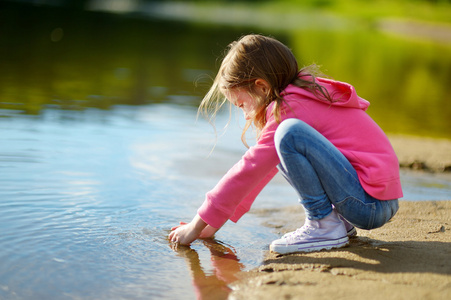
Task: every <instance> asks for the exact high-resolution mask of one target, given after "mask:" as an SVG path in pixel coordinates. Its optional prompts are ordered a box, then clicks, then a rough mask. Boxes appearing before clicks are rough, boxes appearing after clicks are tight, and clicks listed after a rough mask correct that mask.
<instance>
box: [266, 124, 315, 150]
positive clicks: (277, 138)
mask: <svg viewBox="0 0 451 300" xmlns="http://www.w3.org/2000/svg"><path fill="white" fill-rule="evenodd" d="M304 126H309V125H307V124H306V123H305V122H304V121H301V120H299V119H286V120H284V121H282V122H281V123H280V125H279V126H278V127H277V129H276V133H275V134H274V142H275V143H276V145H280V144H281V142H282V140H283V139H284V138H285V137H287V136H289V135H291V134H293V133H294V130H295V128H296V131H297V132H298V131H299V129H300V128H301V127H304Z"/></svg>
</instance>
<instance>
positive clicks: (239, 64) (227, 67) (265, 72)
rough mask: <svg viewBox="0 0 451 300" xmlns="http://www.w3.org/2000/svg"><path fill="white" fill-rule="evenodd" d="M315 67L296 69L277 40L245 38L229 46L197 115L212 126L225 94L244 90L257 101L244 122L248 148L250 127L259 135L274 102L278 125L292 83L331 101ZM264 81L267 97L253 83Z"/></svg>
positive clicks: (242, 137) (243, 136)
mask: <svg viewBox="0 0 451 300" xmlns="http://www.w3.org/2000/svg"><path fill="white" fill-rule="evenodd" d="M316 73H318V72H317V67H316V65H311V66H308V67H305V68H303V69H301V70H299V69H298V63H297V61H296V58H295V57H294V55H293V53H292V52H291V50H290V49H289V48H288V47H287V46H285V45H284V44H283V43H281V42H279V41H278V40H276V39H274V38H271V37H266V36H262V35H256V34H252V35H246V36H243V37H242V38H240V39H239V40H238V41H234V42H232V43H230V44H229V46H228V51H227V53H226V55H225V57H224V59H223V61H222V63H221V66H220V68H219V71H218V73H217V75H216V77H215V79H214V82H213V85H212V86H211V88H210V90H209V91H208V93H207V94H206V95H205V97H204V98H203V100H202V102H201V104H200V106H199V111H198V112H199V113H200V114H202V115H204V116H206V117H207V118H208V119H209V120H210V121H211V122H212V123H213V121H214V119H215V117H216V114H217V112H218V111H219V110H220V109H221V107H222V106H223V105H224V103H225V102H227V99H226V98H225V96H224V91H226V90H231V89H234V88H244V89H246V91H247V92H248V93H249V95H250V96H251V97H253V98H254V100H255V101H256V104H257V105H256V106H255V111H253V113H252V119H250V120H248V121H247V122H246V125H245V127H244V129H243V133H242V135H241V140H242V141H243V143H244V144H245V145H246V146H247V143H246V140H245V133H246V131H247V130H248V129H249V127H250V126H251V125H252V123H253V124H254V125H255V127H256V128H257V130H258V133H260V132H261V130H262V129H263V127H264V126H265V124H266V122H267V120H266V113H267V107H268V105H269V104H270V103H271V102H273V101H274V102H275V105H274V108H273V111H272V113H273V114H274V117H275V120H276V122H279V123H280V122H281V111H280V108H281V104H282V102H283V101H284V99H283V97H282V96H281V93H282V91H283V90H284V89H285V88H286V87H287V86H288V85H289V84H290V83H291V84H294V85H296V86H299V87H301V88H304V89H308V90H310V91H312V92H313V93H314V94H315V95H316V96H317V97H319V98H322V99H326V100H328V101H331V102H332V99H331V97H330V96H329V94H328V93H327V90H326V89H325V88H323V87H322V86H321V85H319V84H318V83H317V82H316V81H315V74H316ZM257 79H263V80H265V81H266V82H267V83H268V84H269V90H268V91H267V95H266V97H261V96H258V95H257V93H256V90H255V81H256V80H257Z"/></svg>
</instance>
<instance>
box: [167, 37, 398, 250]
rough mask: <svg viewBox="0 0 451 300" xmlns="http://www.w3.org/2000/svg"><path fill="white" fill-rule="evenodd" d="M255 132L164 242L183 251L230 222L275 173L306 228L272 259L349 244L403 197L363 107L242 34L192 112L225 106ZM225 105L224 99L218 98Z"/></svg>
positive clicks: (346, 88)
mask: <svg viewBox="0 0 451 300" xmlns="http://www.w3.org/2000/svg"><path fill="white" fill-rule="evenodd" d="M224 97H225V98H226V99H227V100H228V101H230V102H231V103H232V104H233V105H235V106H237V107H239V108H241V109H242V110H243V112H244V115H245V117H246V120H247V123H246V126H245V129H244V131H243V135H242V139H243V142H244V143H245V141H244V133H245V131H246V130H247V129H248V128H249V126H250V125H251V124H252V123H253V124H254V126H255V127H256V128H257V129H258V132H259V135H258V141H257V144H256V145H255V146H253V147H251V148H249V150H248V151H247V152H246V153H245V155H244V156H243V157H242V159H241V160H240V161H239V162H238V163H237V164H235V165H234V166H233V167H232V168H231V169H230V170H229V171H228V172H227V174H225V175H224V177H223V178H222V179H221V180H220V181H219V183H218V184H217V185H216V186H215V187H214V188H213V189H212V190H211V191H210V192H208V193H207V194H206V198H205V201H204V203H203V204H202V206H201V207H200V208H199V210H198V213H197V215H196V216H195V217H194V219H193V220H192V221H191V222H190V223H184V222H181V223H180V225H179V226H176V227H173V228H172V231H171V233H170V234H169V239H170V240H171V241H172V242H176V243H180V244H184V245H188V244H190V243H191V242H192V241H194V240H195V239H197V238H206V237H211V236H213V235H214V234H215V232H216V231H217V230H219V228H221V226H223V225H224V223H225V222H226V221H227V220H228V219H230V220H232V221H234V222H237V221H238V219H240V217H241V216H242V215H243V214H245V213H246V212H247V211H248V210H249V209H250V207H251V204H252V203H253V201H254V199H255V198H256V196H257V195H258V194H259V193H260V191H261V190H262V189H263V187H264V186H265V185H266V184H267V183H268V182H269V181H270V180H271V179H272V178H273V177H274V175H275V174H276V173H277V169H278V170H280V172H281V173H282V175H283V176H284V177H285V178H286V180H287V181H288V182H289V183H290V184H291V185H292V186H293V188H294V189H295V190H296V191H297V192H298V194H299V196H300V203H301V204H302V205H303V207H304V209H305V213H306V220H305V224H304V225H303V226H302V227H301V228H299V229H297V230H296V231H294V232H291V233H288V234H285V235H284V236H282V237H281V238H280V239H278V240H275V241H273V242H272V243H271V245H270V250H271V251H272V252H276V253H282V254H285V253H293V252H309V251H316V250H321V249H331V248H339V247H343V246H345V245H347V244H348V242H349V239H348V236H351V235H354V234H355V233H356V231H355V228H354V226H355V227H358V228H361V229H373V228H377V227H380V226H382V225H384V224H385V223H386V222H387V221H389V220H390V219H391V218H392V217H393V215H394V214H395V213H396V212H397V210H398V200H397V199H398V198H400V197H402V190H401V183H400V178H399V164H398V159H397V157H396V155H395V152H394V151H393V148H392V146H391V145H390V142H389V140H388V139H387V137H386V135H385V134H384V133H383V131H382V130H381V129H380V128H379V126H378V125H377V124H376V123H375V122H374V121H373V120H372V119H371V118H370V117H369V116H368V115H367V114H366V113H365V110H366V109H367V108H368V106H369V102H368V101H366V100H364V99H362V98H360V97H359V96H357V94H356V92H355V90H354V88H353V87H352V86H351V85H349V84H347V83H343V82H338V81H333V80H330V79H325V78H320V77H315V75H314V68H313V67H307V68H303V69H301V70H300V71H299V69H298V64H297V62H296V59H295V57H294V56H293V54H292V52H291V51H290V49H288V48H287V47H286V46H285V45H284V44H282V43H281V42H279V41H277V40H275V39H273V38H269V37H265V36H261V35H247V36H244V37H242V38H241V39H240V40H238V41H236V42H233V43H231V44H230V45H229V51H228V53H227V55H226V56H225V58H224V60H223V62H222V64H221V67H220V69H219V72H218V74H217V76H216V78H215V80H214V83H213V86H212V87H211V89H210V91H209V92H208V94H207V95H206V96H205V98H204V99H203V101H202V103H201V105H200V107H199V110H200V111H201V112H204V113H205V112H206V113H208V112H210V110H211V109H212V110H213V114H214V113H216V112H217V110H218V109H219V108H220V107H221V105H222V104H223V103H224V102H225V101H226V100H225V99H224ZM221 98H222V99H224V100H222V99H221Z"/></svg>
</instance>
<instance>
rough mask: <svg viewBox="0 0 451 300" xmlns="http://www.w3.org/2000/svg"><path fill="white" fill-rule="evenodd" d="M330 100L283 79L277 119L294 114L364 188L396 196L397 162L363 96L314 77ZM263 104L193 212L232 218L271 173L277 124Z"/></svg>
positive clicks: (212, 220) (216, 221)
mask: <svg viewBox="0 0 451 300" xmlns="http://www.w3.org/2000/svg"><path fill="white" fill-rule="evenodd" d="M316 80H317V82H318V83H319V84H321V85H322V86H323V87H325V88H326V89H327V90H328V92H329V94H330V95H331V96H332V97H333V98H334V99H335V100H336V102H333V103H330V102H328V101H323V100H319V99H318V98H317V97H316V96H315V95H313V94H312V93H311V92H309V91H307V90H305V89H302V88H299V87H296V86H294V85H289V86H288V87H287V88H286V89H285V90H284V91H283V93H282V95H283V97H284V99H285V103H284V104H283V105H282V110H281V112H282V114H281V115H282V116H281V117H282V120H285V119H289V118H297V119H300V120H302V121H304V122H306V123H307V124H309V125H310V126H312V127H313V128H315V129H316V130H317V131H318V132H320V133H321V134H322V135H323V136H325V137H326V138H327V139H328V140H329V141H330V142H331V143H332V144H334V145H335V147H337V148H338V150H339V151H340V152H341V153H343V155H344V156H345V157H346V158H347V159H348V160H349V161H350V163H351V164H352V165H353V167H354V168H355V170H356V171H357V174H358V176H359V179H360V183H361V184H362V186H363V188H364V189H365V191H366V192H367V193H368V194H370V195H371V196H373V197H375V198H377V199H380V200H390V199H397V198H401V197H402V189H401V182H400V178H399V163H398V159H397V157H396V154H395V152H394V150H393V148H392V146H391V144H390V142H389V140H388V138H387V136H386V135H385V134H384V132H383V131H382V129H380V127H379V126H378V125H377V124H376V123H375V122H374V121H373V120H372V119H371V118H370V117H369V116H368V115H367V114H366V112H365V110H366V109H367V108H368V106H369V102H368V101H366V100H364V99H362V98H360V97H359V96H357V94H356V92H355V90H354V87H353V86H351V85H350V84H347V83H343V82H338V81H334V80H329V79H324V78H316ZM273 106H274V103H271V104H270V105H269V106H268V109H267V116H266V119H267V123H266V125H265V127H264V128H263V130H262V134H261V136H260V138H259V139H258V141H257V144H256V145H255V146H253V147H251V148H250V149H249V150H248V151H247V152H246V153H245V154H244V156H243V157H242V158H241V160H240V161H239V162H238V163H236V164H235V165H234V166H233V167H232V168H231V169H230V170H229V171H228V172H227V173H226V174H225V175H224V177H223V178H222V179H221V180H220V181H219V183H218V184H217V185H216V186H215V187H214V188H213V189H212V190H211V191H209V192H208V193H207V194H206V199H205V201H204V203H203V204H202V206H201V207H200V208H199V210H198V214H199V216H200V217H201V218H202V220H204V221H205V222H206V223H207V224H209V225H210V226H212V227H215V228H220V227H221V226H222V225H223V224H224V223H225V222H226V221H227V220H228V219H230V220H232V221H234V222H237V221H238V220H239V219H240V218H241V217H242V216H243V215H244V214H245V213H246V212H247V211H249V209H250V207H251V205H252V203H253V202H254V200H255V198H256V197H257V195H258V194H259V193H260V191H261V190H262V189H263V188H264V187H265V185H266V184H267V183H268V182H269V181H270V180H271V179H272V178H273V177H274V175H275V174H276V173H277V168H276V167H277V165H278V164H279V162H280V161H279V157H278V156H277V153H276V149H275V146H274V133H275V131H276V129H277V127H278V126H279V124H278V123H277V122H276V121H275V119H274V116H273V115H272V113H271V112H272V108H273Z"/></svg>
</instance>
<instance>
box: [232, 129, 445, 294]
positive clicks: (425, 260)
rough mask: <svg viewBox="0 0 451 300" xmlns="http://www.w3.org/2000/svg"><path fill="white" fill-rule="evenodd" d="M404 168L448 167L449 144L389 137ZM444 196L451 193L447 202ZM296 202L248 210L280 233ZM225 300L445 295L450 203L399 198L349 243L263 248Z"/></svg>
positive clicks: (290, 223)
mask: <svg viewBox="0 0 451 300" xmlns="http://www.w3.org/2000/svg"><path fill="white" fill-rule="evenodd" d="M390 139H391V141H392V144H393V146H394V148H395V151H396V152H397V154H398V157H399V160H400V164H401V166H403V167H409V168H413V169H422V170H427V171H434V172H443V171H445V172H447V171H449V170H450V166H451V141H449V140H444V139H441V140H437V139H428V138H426V139H424V138H416V137H406V136H390ZM449 200H451V195H450V199H449ZM300 209H301V208H300V207H299V206H295V207H289V208H283V209H273V210H272V209H265V210H260V211H255V213H257V214H262V215H264V217H265V220H266V221H265V224H264V225H265V226H268V227H272V228H273V230H276V231H279V232H280V234H283V233H285V232H288V231H291V230H294V229H295V228H296V226H297V225H299V215H300V214H301V211H300ZM238 276H239V277H240V280H238V281H236V282H235V283H233V284H232V288H233V292H232V293H231V294H230V295H229V299H259V300H263V299H271V300H273V299H315V300H318V299H348V300H351V299H383V300H387V299H409V300H411V299H446V300H449V299H451V201H422V202H409V201H406V200H402V201H401V202H400V209H399V211H398V213H397V214H396V216H395V217H394V218H393V219H392V220H391V221H390V222H389V223H387V224H386V225H385V226H383V227H382V228H378V229H374V230H369V231H366V230H358V235H357V237H356V238H353V239H351V241H350V244H349V246H347V247H345V248H341V249H335V250H329V251H320V252H314V253H304V254H290V255H276V254H272V253H269V252H268V256H267V257H266V259H265V260H264V262H263V263H262V265H261V266H260V267H259V268H257V269H255V270H252V271H249V272H242V273H240V274H238Z"/></svg>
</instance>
